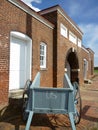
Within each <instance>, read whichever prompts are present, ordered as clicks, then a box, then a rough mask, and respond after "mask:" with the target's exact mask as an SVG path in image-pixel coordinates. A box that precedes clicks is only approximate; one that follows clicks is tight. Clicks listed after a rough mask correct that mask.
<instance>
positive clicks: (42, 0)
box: [21, 0, 98, 66]
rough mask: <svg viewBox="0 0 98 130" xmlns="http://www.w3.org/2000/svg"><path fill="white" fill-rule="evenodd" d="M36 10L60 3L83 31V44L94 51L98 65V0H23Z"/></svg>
mask: <svg viewBox="0 0 98 130" xmlns="http://www.w3.org/2000/svg"><path fill="white" fill-rule="evenodd" d="M21 1H23V2H24V3H26V4H27V5H28V6H30V7H31V8H33V9H34V10H35V11H39V10H42V9H45V8H48V7H51V6H54V5H60V6H61V8H62V9H63V10H64V11H65V12H66V13H67V15H68V16H69V17H71V19H72V20H73V21H74V22H75V23H76V24H77V26H78V27H79V28H80V29H81V31H82V32H83V40H82V44H83V45H84V46H85V47H87V48H88V47H89V48H91V49H92V50H93V51H94V53H95V54H94V66H98V0H21Z"/></svg>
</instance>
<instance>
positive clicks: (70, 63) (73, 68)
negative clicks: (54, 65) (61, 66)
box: [65, 48, 79, 82]
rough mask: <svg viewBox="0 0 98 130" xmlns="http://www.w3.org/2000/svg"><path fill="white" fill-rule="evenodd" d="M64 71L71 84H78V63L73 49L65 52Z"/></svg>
mask: <svg viewBox="0 0 98 130" xmlns="http://www.w3.org/2000/svg"><path fill="white" fill-rule="evenodd" d="M65 71H66V72H67V74H68V76H69V78H70V80H71V82H74V81H77V82H79V79H78V77H79V76H78V75H79V62H78V56H77V52H76V50H75V49H74V48H70V49H69V51H68V52H67V56H66V60H65Z"/></svg>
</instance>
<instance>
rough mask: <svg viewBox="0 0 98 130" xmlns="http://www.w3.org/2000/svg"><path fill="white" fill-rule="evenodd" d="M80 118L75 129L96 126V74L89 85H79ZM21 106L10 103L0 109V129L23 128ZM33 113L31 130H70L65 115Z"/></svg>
mask: <svg viewBox="0 0 98 130" xmlns="http://www.w3.org/2000/svg"><path fill="white" fill-rule="evenodd" d="M81 97H82V118H81V121H80V123H79V125H77V130H90V129H91V128H92V127H96V128H98V76H96V77H95V78H94V79H93V83H92V84H90V85H87V84H86V85H84V86H83V87H81ZM21 114H22V112H21V107H20V106H19V105H17V106H16V105H13V104H10V105H9V106H7V107H5V108H3V109H2V110H0V130H24V128H25V123H24V122H23V121H22V117H21ZM53 116H54V115H49V116H47V115H40V114H36V115H34V118H33V121H32V125H31V130H71V128H70V123H69V120H68V117H67V116H65V115H61V114H59V115H55V116H54V118H53ZM96 130H97V129H96Z"/></svg>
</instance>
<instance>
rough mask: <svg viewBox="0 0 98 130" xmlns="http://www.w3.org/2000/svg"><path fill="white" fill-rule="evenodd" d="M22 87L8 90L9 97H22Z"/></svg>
mask: <svg viewBox="0 0 98 130" xmlns="http://www.w3.org/2000/svg"><path fill="white" fill-rule="evenodd" d="M23 91H24V89H17V90H10V91H9V98H16V99H19V98H22V95H23Z"/></svg>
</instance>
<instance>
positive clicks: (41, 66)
mask: <svg viewBox="0 0 98 130" xmlns="http://www.w3.org/2000/svg"><path fill="white" fill-rule="evenodd" d="M42 46H43V47H44V50H41V48H40V57H43V58H44V59H43V60H41V59H40V68H41V69H45V68H46V59H47V53H46V52H47V45H46V44H45V43H44V42H41V43H40V47H42ZM41 51H44V54H42V55H41ZM41 61H42V62H43V65H41Z"/></svg>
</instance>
